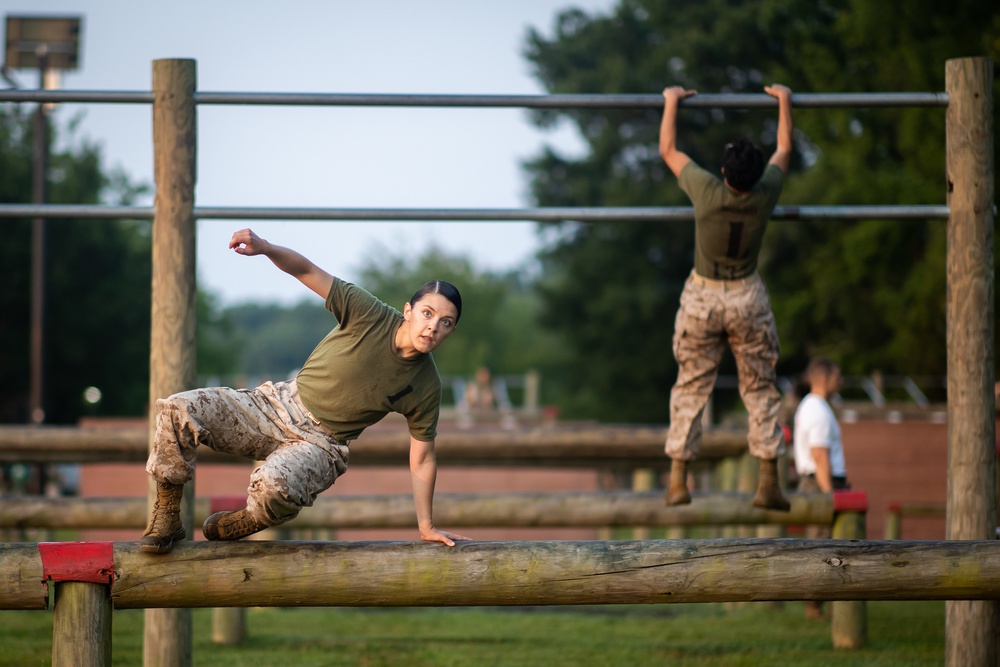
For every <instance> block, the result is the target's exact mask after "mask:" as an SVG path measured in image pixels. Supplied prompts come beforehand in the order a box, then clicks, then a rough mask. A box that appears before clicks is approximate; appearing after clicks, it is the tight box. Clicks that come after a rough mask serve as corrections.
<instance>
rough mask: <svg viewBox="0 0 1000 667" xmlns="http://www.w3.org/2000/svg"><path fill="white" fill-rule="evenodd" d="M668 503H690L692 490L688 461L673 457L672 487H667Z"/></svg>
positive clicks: (671, 462) (671, 465) (671, 464)
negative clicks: (689, 485) (688, 476)
mask: <svg viewBox="0 0 1000 667" xmlns="http://www.w3.org/2000/svg"><path fill="white" fill-rule="evenodd" d="M667 504H668V505H690V504H691V492H690V491H688V483H687V461H681V460H678V459H671V461H670V487H669V488H668V489H667Z"/></svg>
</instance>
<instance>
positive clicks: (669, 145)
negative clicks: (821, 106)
mask: <svg viewBox="0 0 1000 667" xmlns="http://www.w3.org/2000/svg"><path fill="white" fill-rule="evenodd" d="M764 90H765V92H767V94H768V95H771V96H772V97H775V98H777V100H778V136H777V144H778V145H777V149H776V150H775V152H774V154H773V155H772V156H771V159H770V160H769V161H768V162H767V163H765V162H764V156H763V154H762V153H761V151H760V149H759V148H757V147H756V146H755V145H754V144H753V143H752V142H750V141H748V140H747V139H737V140H736V141H733V142H732V143H729V144H726V146H725V148H724V150H723V167H722V177H721V178H720V177H719V176H717V175H715V174H712V173H710V172H708V171H706V170H705V169H702V168H701V167H699V166H698V165H697V164H696V163H695V162H694V161H693V160H691V158H690V157H689V156H688V155H686V154H685V153H683V152H682V151H680V150H678V149H677V144H676V139H677V107H678V106H679V103H680V101H681V100H683V99H685V98H687V97H690V96H691V95H695V94H696V91H694V90H686V89H684V88H682V87H679V86H673V87H668V88H666V89H665V90H664V91H663V119H662V121H661V126H660V154H661V155H662V156H663V160H664V161H665V162H666V164H667V166H668V167H669V168H670V170H671V171H672V172H673V173H674V175H675V176H677V179H678V183H679V185H680V187H681V189H682V190H684V192H685V193H687V195H688V197H690V199H691V203H692V204H693V205H694V214H695V263H694V268H693V269H692V271H691V274H690V276H688V279H687V281H686V282H685V284H684V290H683V292H682V293H681V302H680V308H679V310H678V311H677V318H676V322H675V325H674V338H673V350H674V356H675V358H676V360H677V367H678V373H677V382H676V383H675V384H674V387H673V389H672V390H671V392H670V430H669V432H668V435H667V441H666V453H667V455H668V456H669V457H670V459H671V468H670V484H669V486H668V488H667V494H666V502H667V504H668V505H685V504H688V503H690V502H691V494H690V492H689V490H688V485H687V464H688V462H689V461H690V460H692V459H693V458H695V457H696V456H697V454H698V449H699V447H700V445H701V432H702V425H701V420H702V413H703V412H704V409H705V404H706V403H707V401H708V399H709V396H710V395H711V393H712V388H713V387H714V386H715V379H716V376H717V375H718V371H719V363H720V362H721V361H722V355H723V352H724V350H725V345H726V341H727V340H728V341H729V347H730V348H731V349H732V352H733V356H734V357H735V358H736V366H737V371H738V374H739V388H740V395H741V396H742V398H743V402H744V404H745V405H746V408H747V412H748V413H749V430H748V442H749V446H750V453H751V454H752V455H753V456H755V457H757V458H758V459H760V479H759V485H758V488H757V493H756V495H755V496H754V499H753V504H754V505H755V506H757V507H763V508H767V509H775V510H784V511H787V510H788V509H789V503H788V501H787V500H786V499H785V497H784V495H783V493H782V491H781V487H780V485H779V481H778V468H777V457H778V456H779V454H781V453H782V451H783V450H784V446H785V442H784V436H783V434H782V431H781V426H780V425H779V423H778V413H779V410H780V407H781V395H780V393H779V392H778V389H777V387H776V383H775V381H776V375H775V365H776V363H777V361H778V352H779V346H778V332H777V329H776V327H775V323H774V315H773V313H772V312H771V302H770V299H769V297H768V293H767V287H766V286H765V285H764V283H763V281H762V280H761V278H760V276H759V275H758V274H757V257H758V255H759V254H760V248H761V243H762V241H763V238H764V232H765V231H766V229H767V223H768V220H769V218H770V217H771V212H772V211H773V210H774V207H775V205H776V204H777V202H778V196H779V195H780V194H781V187H782V184H783V182H784V177H785V175H786V174H787V173H788V167H789V164H790V162H791V157H792V143H793V141H792V92H791V90H789V89H788V88H787V87H785V86H782V85H779V84H775V85H773V86H768V87H765V88H764Z"/></svg>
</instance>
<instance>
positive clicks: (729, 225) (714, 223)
mask: <svg viewBox="0 0 1000 667" xmlns="http://www.w3.org/2000/svg"><path fill="white" fill-rule="evenodd" d="M784 179H785V174H784V172H782V171H781V168H780V167H777V166H776V165H773V164H770V165H768V166H767V167H766V168H765V169H764V174H763V175H762V176H761V177H760V180H759V181H757V184H756V185H754V186H753V188H751V190H750V191H749V192H745V193H742V194H737V193H735V192H733V190H731V189H730V188H729V187H728V186H727V185H726V184H725V183H724V182H723V180H722V178H720V177H719V176H716V175H715V174H712V173H710V172H708V171H706V170H705V169H702V168H701V167H699V166H698V165H697V164H695V163H694V162H689V163H688V164H686V165H685V166H684V168H683V169H682V170H681V173H680V176H679V177H678V179H677V182H678V184H679V185H680V187H681V190H683V191H684V192H686V193H687V195H688V197H689V198H690V199H691V203H692V204H693V205H694V219H695V232H694V248H695V251H694V270H695V272H696V273H697V274H698V275H699V276H703V277H705V278H710V279H712V280H737V279H739V278H745V277H747V276H749V275H752V274H753V272H754V271H756V270H757V256H758V255H759V254H760V246H761V243H763V241H764V232H765V231H767V222H768V220H770V218H771V213H772V212H773V211H774V207H775V205H776V204H777V203H778V197H779V196H780V195H781V186H782V184H783V183H784Z"/></svg>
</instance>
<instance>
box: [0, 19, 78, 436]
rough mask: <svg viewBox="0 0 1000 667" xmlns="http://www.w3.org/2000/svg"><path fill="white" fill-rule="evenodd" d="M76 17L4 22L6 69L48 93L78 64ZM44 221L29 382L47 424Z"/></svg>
mask: <svg viewBox="0 0 1000 667" xmlns="http://www.w3.org/2000/svg"><path fill="white" fill-rule="evenodd" d="M80 21H81V19H80V18H79V17H71V16H62V17H55V16H8V17H7V40H6V44H5V50H4V57H5V60H4V69H5V70H6V69H37V70H38V88H39V89H40V90H41V89H44V88H46V79H47V76H48V74H49V72H50V71H59V70H73V69H76V68H77V66H78V64H79V46H80ZM46 113H47V112H46V109H45V104H44V103H41V102H40V103H39V104H38V108H37V109H36V110H35V115H34V142H33V158H34V159H33V168H32V188H31V192H32V202H33V203H35V204H44V203H45V202H46V199H47V182H48V179H47V177H46V176H47V171H48V158H49V126H48V118H47V117H46ZM44 334H45V219H44V218H35V219H33V220H32V226H31V378H30V390H29V406H28V407H29V410H28V414H29V418H30V420H31V423H32V424H41V423H42V422H44V421H45V335H44Z"/></svg>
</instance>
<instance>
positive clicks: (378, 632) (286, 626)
mask: <svg viewBox="0 0 1000 667" xmlns="http://www.w3.org/2000/svg"><path fill="white" fill-rule="evenodd" d="M142 625H143V612H142V611H141V610H124V611H116V612H115V613H114V618H113V633H114V636H113V643H114V649H113V652H114V664H115V665H122V666H132V665H141V664H142ZM211 625H212V610H210V609H196V610H195V611H194V664H195V665H203V666H205V667H208V666H212V667H215V666H220V667H226V666H237V665H240V666H242V665H250V666H252V667H269V666H272V665H274V666H279V665H280V666H282V667H284V666H285V665H296V667H313V666H316V667H319V666H322V667H332V666H335V665H365V666H371V667H378V666H383V665H384V666H393V667H395V666H397V665H406V666H407V667H412V666H419V665H433V666H434V667H448V666H450V665H456V666H457V665H461V666H462V667H469V666H473V667H492V666H501V665H503V666H506V665H511V666H515V665H516V666H518V667H522V666H531V665H545V666H551V665H572V666H573V667H587V666H590V665H594V666H597V665H600V666H602V667H606V666H609V665H623V666H626V665H627V666H630V667H631V666H640V665H665V664H669V665H671V667H709V666H712V667H716V666H724V667H725V666H732V667H740V666H743V665H747V666H750V665H762V664H765V665H780V666H782V667H790V666H795V665H809V666H824V665H830V666H831V667H852V666H855V665H856V666H859V667H860V666H862V665H864V666H865V667H872V666H876V667H878V666H893V667H903V666H905V667H918V666H920V665H940V664H941V662H942V660H943V658H944V603H943V602H871V603H869V604H868V635H869V643H868V646H867V647H866V648H865V649H862V650H857V651H847V650H834V649H833V648H832V646H831V640H830V623H829V621H807V620H806V619H805V618H804V611H803V604H802V603H795V602H790V603H785V604H784V605H782V606H781V607H780V608H777V609H775V608H773V607H771V606H769V605H766V604H761V603H758V604H747V605H742V606H736V605H725V604H701V605H695V604H685V605H657V606H624V607H622V606H617V607H616V606H608V607H530V608H448V609H440V608H438V609H329V608H328V609H252V610H250V611H249V612H248V614H247V635H248V639H247V641H246V643H245V644H244V645H242V646H238V647H223V646H217V645H215V644H213V643H212V639H211ZM51 653H52V613H51V612H41V611H3V612H0V665H16V666H18V667H21V666H23V667H32V666H34V665H48V664H49V662H50V660H51Z"/></svg>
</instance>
